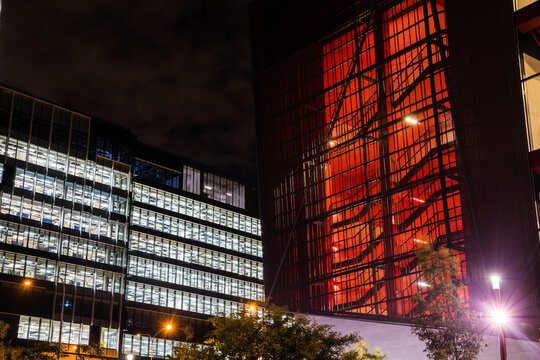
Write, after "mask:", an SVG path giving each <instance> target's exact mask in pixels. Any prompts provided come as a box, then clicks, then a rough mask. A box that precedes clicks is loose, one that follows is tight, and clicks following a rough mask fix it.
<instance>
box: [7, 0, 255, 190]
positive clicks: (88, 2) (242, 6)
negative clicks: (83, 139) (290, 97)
mask: <svg viewBox="0 0 540 360" xmlns="http://www.w3.org/2000/svg"><path fill="white" fill-rule="evenodd" d="M0 1H1V2H2V14H1V19H0V82H1V83H4V84H6V85H8V86H12V87H15V88H18V89H20V90H23V91H26V92H29V93H31V94H32V95H35V96H37V97H41V98H46V99H48V100H50V101H52V102H54V103H58V104H60V105H64V106H66V107H68V108H72V109H75V110H78V111H81V112H84V113H87V114H90V115H94V116H97V117H100V118H102V119H105V120H108V121H111V122H114V123H117V124H120V125H122V126H125V127H127V128H130V129H131V130H132V131H133V132H134V133H135V134H136V135H137V138H138V140H140V141H142V142H145V143H148V144H151V145H154V146H157V147H160V148H164V149H167V150H168V151H170V152H172V153H176V154H178V155H181V156H183V157H186V158H189V159H193V160H197V161H200V162H203V163H206V164H208V165H210V166H214V167H217V168H221V169H225V170H227V171H228V172H231V173H236V174H238V175H239V176H240V177H241V178H243V179H247V180H249V181H252V182H255V179H256V172H255V130H254V124H253V96H252V84H251V59H250V50H249V16H248V3H249V1H248V0H234V1H215V0H204V1H164V0H163V1H125V0H114V1H110V0H77V1H74V0H47V1H43V0H0Z"/></svg>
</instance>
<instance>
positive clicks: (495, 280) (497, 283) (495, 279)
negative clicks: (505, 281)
mask: <svg viewBox="0 0 540 360" xmlns="http://www.w3.org/2000/svg"><path fill="white" fill-rule="evenodd" d="M490 279H491V286H493V290H500V289H501V277H500V276H499V275H496V274H493V275H491V277H490Z"/></svg>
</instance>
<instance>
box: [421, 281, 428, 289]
mask: <svg viewBox="0 0 540 360" xmlns="http://www.w3.org/2000/svg"><path fill="white" fill-rule="evenodd" d="M418 286H420V287H424V288H427V287H430V286H431V285H429V284H428V283H426V282H423V281H419V282H418Z"/></svg>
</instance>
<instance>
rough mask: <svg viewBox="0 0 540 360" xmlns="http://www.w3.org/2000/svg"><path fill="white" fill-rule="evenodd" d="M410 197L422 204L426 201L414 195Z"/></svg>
mask: <svg viewBox="0 0 540 360" xmlns="http://www.w3.org/2000/svg"><path fill="white" fill-rule="evenodd" d="M412 199H413V201H416V202H419V203H421V204H423V203H425V202H426V200H422V199H419V198H415V197H413V198H412Z"/></svg>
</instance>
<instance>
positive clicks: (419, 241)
mask: <svg viewBox="0 0 540 360" xmlns="http://www.w3.org/2000/svg"><path fill="white" fill-rule="evenodd" d="M413 241H414V242H417V243H421V244H427V241H424V240H420V239H413Z"/></svg>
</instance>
